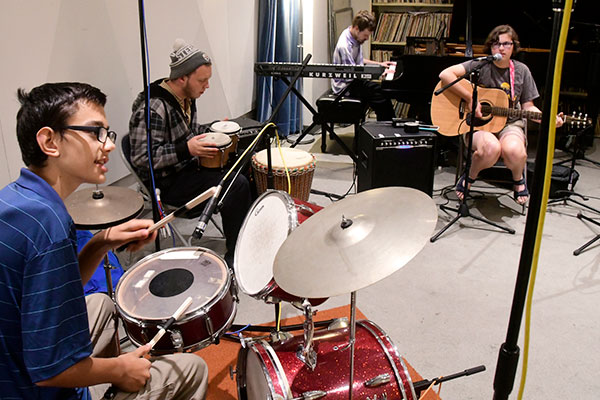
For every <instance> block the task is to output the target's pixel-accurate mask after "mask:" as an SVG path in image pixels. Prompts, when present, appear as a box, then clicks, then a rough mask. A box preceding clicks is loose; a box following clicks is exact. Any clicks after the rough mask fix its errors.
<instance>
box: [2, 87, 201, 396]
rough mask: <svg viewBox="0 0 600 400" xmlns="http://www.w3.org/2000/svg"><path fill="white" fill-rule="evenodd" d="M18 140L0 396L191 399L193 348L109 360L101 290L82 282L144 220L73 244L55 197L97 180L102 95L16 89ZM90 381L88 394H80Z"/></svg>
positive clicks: (103, 123)
mask: <svg viewBox="0 0 600 400" xmlns="http://www.w3.org/2000/svg"><path fill="white" fill-rule="evenodd" d="M18 97H19V100H20V102H21V108H20V110H19V112H18V114H17V138H18V142H19V146H20V149H21V155H22V158H23V162H24V163H25V165H26V166H27V168H23V169H22V170H21V175H20V177H19V178H18V179H17V180H16V181H15V182H12V183H10V184H9V185H7V186H6V187H5V188H3V189H2V190H0V221H1V222H0V266H1V268H0V303H1V304H2V307H0V365H1V366H2V368H0V382H1V385H2V395H1V396H0V397H2V398H10V399H90V398H92V399H100V398H102V396H103V394H104V392H105V390H106V385H104V387H100V386H98V385H100V384H112V385H113V387H114V388H116V389H117V390H116V391H115V392H116V396H115V398H116V399H133V398H138V396H143V398H149V397H148V396H150V397H152V396H155V397H156V398H161V399H163V398H164V399H167V398H169V399H171V398H181V399H192V398H194V399H201V398H203V397H204V393H205V391H206V386H207V368H206V364H205V363H204V361H203V360H202V359H201V358H200V357H198V356H196V355H193V354H180V355H176V356H165V357H160V358H158V359H156V360H155V361H153V362H152V363H151V362H150V361H149V360H148V359H146V358H144V356H145V355H146V354H147V353H148V351H149V346H148V345H146V346H142V347H140V348H138V349H136V350H135V351H133V352H131V353H127V354H122V355H118V349H117V347H116V346H115V344H116V343H115V335H114V332H115V326H114V319H113V315H114V312H115V308H114V304H113V301H112V299H110V298H109V297H108V296H106V295H104V294H100V293H97V294H93V295H90V296H88V297H84V294H83V285H84V284H85V283H86V282H87V281H88V280H89V279H90V277H91V276H92V275H93V273H94V270H95V269H96V267H97V266H98V264H99V263H100V261H101V260H102V258H103V257H104V255H105V254H106V253H107V252H108V251H109V250H110V249H112V248H115V247H119V246H121V245H123V244H125V243H130V246H129V247H128V250H129V251H135V250H139V249H140V248H141V247H142V246H144V245H145V244H147V243H150V242H152V241H153V240H154V239H155V237H156V233H152V234H149V233H148V227H150V226H151V225H152V221H151V220H131V221H128V222H126V223H124V224H121V225H118V226H114V227H111V228H108V229H106V230H103V231H101V232H100V233H98V234H96V235H95V236H94V237H93V238H92V239H91V240H90V241H89V242H88V243H87V244H86V245H85V246H84V247H83V248H82V249H77V244H76V243H77V239H76V234H75V226H74V223H73V220H72V218H71V217H70V215H69V213H68V211H67V209H66V207H65V204H64V199H66V198H67V197H68V196H69V195H70V194H71V193H73V192H74V191H75V190H76V189H77V188H78V187H79V185H81V184H82V183H91V184H101V183H104V182H105V181H106V172H107V171H108V169H107V167H106V164H107V162H108V156H109V153H110V152H111V151H113V150H114V149H115V143H114V141H115V139H116V134H115V133H114V132H113V131H110V130H109V128H108V122H107V119H106V115H105V113H104V104H105V102H106V96H105V95H104V94H103V93H102V92H101V91H100V90H98V89H97V88H95V87H92V86H90V85H87V84H83V83H48V84H44V85H42V86H39V87H36V88H34V89H33V90H31V91H30V92H29V93H27V92H25V91H23V90H19V92H18ZM88 387H89V390H88Z"/></svg>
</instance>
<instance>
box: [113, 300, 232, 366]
mask: <svg viewBox="0 0 600 400" xmlns="http://www.w3.org/2000/svg"><path fill="white" fill-rule="evenodd" d="M232 308H233V312H232V313H231V315H230V316H229V319H228V320H227V321H226V322H225V324H223V326H222V327H221V328H220V329H219V330H217V331H216V332H214V333H213V334H212V335H209V336H208V337H206V338H204V339H202V340H201V341H199V342H196V343H193V344H190V345H189V346H184V347H183V350H184V351H198V350H200V349H203V348H205V347H206V346H209V345H211V344H212V343H214V340H213V337H219V336H221V335H223V333H224V331H226V330H227V329H229V328H230V327H231V325H233V321H234V320H235V317H236V315H237V301H233V302H232ZM132 322H135V323H138V324H139V321H132ZM153 325H154V324H153ZM156 325H158V324H156ZM182 325H184V324H183V322H182V321H181V320H178V321H177V322H175V323H173V325H172V326H173V327H179V326H182ZM124 327H125V331H126V333H127V338H128V339H129V340H130V341H131V342H132V343H133V344H134V345H136V346H138V347H141V346H143V345H145V344H146V343H140V342H138V341H137V340H136V338H135V337H134V336H132V335H130V334H129V327H128V326H127V325H126V324H124ZM141 328H144V327H143V326H141ZM176 351H177V350H176V349H173V350H172V351H171V352H167V351H160V350H150V353H151V354H170V353H174V352H176Z"/></svg>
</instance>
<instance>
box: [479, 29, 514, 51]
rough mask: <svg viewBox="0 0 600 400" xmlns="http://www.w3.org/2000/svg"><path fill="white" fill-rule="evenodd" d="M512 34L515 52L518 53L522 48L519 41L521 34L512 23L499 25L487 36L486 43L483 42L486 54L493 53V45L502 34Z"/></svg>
mask: <svg viewBox="0 0 600 400" xmlns="http://www.w3.org/2000/svg"><path fill="white" fill-rule="evenodd" d="M504 33H505V34H507V35H510V37H511V38H512V41H513V52H512V53H513V54H517V53H518V52H519V50H521V43H520V42H519V35H517V32H516V31H515V30H514V29H513V27H512V26H510V25H498V26H497V27H495V28H494V29H492V31H491V32H490V33H489V35H488V36H487V39H485V43H484V44H483V51H484V53H486V54H492V45H493V44H494V43H497V42H498V41H499V38H500V35H502V34H504Z"/></svg>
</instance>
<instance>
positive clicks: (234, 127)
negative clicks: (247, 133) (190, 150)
mask: <svg viewBox="0 0 600 400" xmlns="http://www.w3.org/2000/svg"><path fill="white" fill-rule="evenodd" d="M210 130H211V131H212V132H221V133H225V134H227V135H233V134H236V133H239V132H240V131H241V130H242V128H241V127H240V125H239V124H238V123H237V122H234V121H217V122H215V123H214V124H212V125H211V126H210Z"/></svg>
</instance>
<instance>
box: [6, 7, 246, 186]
mask: <svg viewBox="0 0 600 400" xmlns="http://www.w3.org/2000/svg"><path fill="white" fill-rule="evenodd" d="M137 3H138V2H137V1H133V0H129V1H119V0H19V1H17V0H9V1H3V2H2V12H1V13H0V37H1V38H2V39H1V40H0V54H1V55H2V63H0V88H1V90H0V135H1V136H0V146H1V147H0V187H2V186H4V185H6V184H7V183H9V182H10V181H11V180H14V179H16V178H17V177H18V175H19V170H20V168H21V167H22V166H23V163H22V161H21V157H20V152H19V147H18V144H17V140H16V135H15V116H16V113H17V110H18V108H19V104H18V101H17V99H16V90H17V89H18V88H19V87H22V88H25V89H31V88H33V87H35V86H37V85H40V84H42V83H44V82H57V81H83V82H88V83H91V84H93V85H95V86H98V87H99V88H100V89H102V90H103V91H104V92H105V93H106V94H107V96H108V102H107V106H106V112H107V116H108V119H109V122H110V125H111V127H112V128H113V129H114V130H115V131H116V132H117V133H118V134H125V133H126V132H127V126H128V121H129V116H130V110H131V103H132V101H133V99H134V98H135V96H136V94H137V93H138V92H139V91H141V90H142V84H143V80H142V67H141V50H140V34H139V17H138V8H137ZM256 3H257V0H243V1H240V0H218V1H216V0H177V1H164V0H146V1H145V2H144V4H145V13H146V26H147V39H148V47H149V53H150V62H149V70H150V78H151V80H154V79H158V78H160V77H163V76H166V75H167V74H168V72H169V68H168V63H169V53H170V52H171V50H172V44H173V42H174V40H175V39H176V38H178V37H181V38H184V39H185V40H187V41H188V42H190V43H193V44H194V45H196V46H197V47H199V48H200V49H202V50H204V51H206V52H207V53H208V54H209V55H210V56H211V57H212V59H213V78H212V80H211V82H210V89H209V90H208V91H207V92H206V93H205V94H204V95H203V96H202V98H201V99H199V100H198V103H197V104H198V109H199V115H200V119H201V120H202V121H211V120H214V119H219V118H223V117H231V118H233V117H237V116H239V115H242V114H244V113H246V112H248V111H250V110H251V109H252V108H253V99H254V92H253V90H254V72H253V65H254V60H255V58H256V57H255V53H256V47H257V46H256V36H257V34H256V32H257V28H256V26H257V15H256V14H257V11H256V10H257V6H256ZM109 168H110V172H109V175H108V178H109V182H112V181H115V180H117V179H119V178H121V177H123V176H124V175H126V174H127V171H126V169H125V166H124V165H123V164H122V161H121V159H120V157H119V156H118V154H116V152H115V153H114V154H112V156H111V161H110V164H109Z"/></svg>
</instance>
